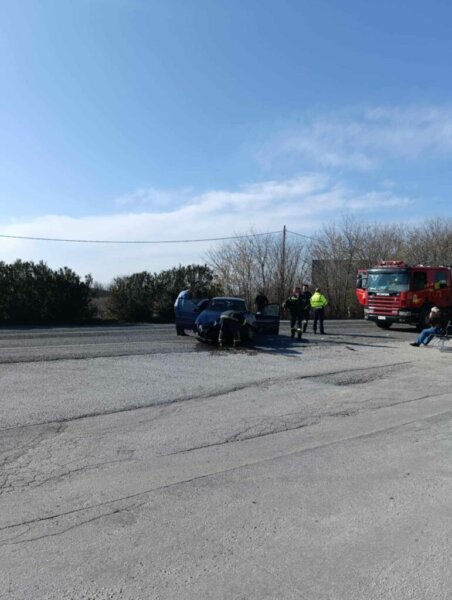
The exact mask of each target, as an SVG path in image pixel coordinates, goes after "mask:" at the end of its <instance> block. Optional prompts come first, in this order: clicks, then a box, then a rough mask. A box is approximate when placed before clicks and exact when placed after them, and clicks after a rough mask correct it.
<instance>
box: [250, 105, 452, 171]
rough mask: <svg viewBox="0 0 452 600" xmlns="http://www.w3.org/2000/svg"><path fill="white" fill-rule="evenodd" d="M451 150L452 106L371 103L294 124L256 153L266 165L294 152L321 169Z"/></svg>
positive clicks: (416, 157)
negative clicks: (371, 105) (355, 111)
mask: <svg viewBox="0 0 452 600" xmlns="http://www.w3.org/2000/svg"><path fill="white" fill-rule="evenodd" d="M451 154H452V109H448V108H419V107H405V108H386V107H377V108H373V109H369V110H365V111H361V112H360V113H358V114H354V115H352V116H350V115H349V114H347V115H344V114H340V113H337V114H334V115H326V116H325V115H322V116H319V117H314V118H311V119H310V120H309V121H306V122H304V123H303V124H301V125H294V126H292V127H290V128H289V129H287V130H286V131H285V132H283V133H282V134H280V135H279V137H278V139H276V140H274V141H273V142H272V143H271V144H269V145H267V146H266V147H265V148H264V149H263V150H262V151H261V152H260V159H261V160H263V161H264V162H265V163H266V164H267V165H268V164H269V163H271V162H272V161H273V160H275V159H277V158H281V157H286V158H287V157H288V156H294V157H297V156H298V157H300V158H302V159H304V160H305V161H307V162H308V163H309V162H310V163H311V164H315V165H319V166H321V167H324V168H331V169H334V168H349V169H353V170H359V171H368V170H371V169H374V168H376V167H378V166H379V165H382V164H384V162H385V161H386V160H394V159H395V160H402V161H417V160H419V159H421V158H422V159H427V160H428V159H432V158H438V157H444V156H449V155H451Z"/></svg>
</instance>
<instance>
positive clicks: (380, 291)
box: [356, 260, 452, 330]
mask: <svg viewBox="0 0 452 600" xmlns="http://www.w3.org/2000/svg"><path fill="white" fill-rule="evenodd" d="M356 295H357V298H358V302H359V303H360V304H361V305H362V306H363V307H364V318H365V319H368V320H369V321H374V322H375V323H376V324H377V326H378V327H381V328H383V329H389V327H391V325H392V324H393V323H412V324H414V325H416V327H417V328H418V329H419V330H420V329H423V328H424V327H426V326H427V325H428V315H429V313H430V309H431V308H432V306H438V307H439V308H441V309H442V312H443V313H444V316H445V317H450V312H451V308H452V273H451V268H450V267H447V266H444V267H442V266H439V267H431V266H424V265H415V266H409V265H407V264H406V263H404V262H403V261H398V260H385V261H380V262H379V263H378V264H377V265H376V266H375V267H373V268H371V269H361V270H359V271H358V275H357V280H356Z"/></svg>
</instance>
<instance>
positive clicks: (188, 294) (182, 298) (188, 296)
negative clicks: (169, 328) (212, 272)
mask: <svg viewBox="0 0 452 600" xmlns="http://www.w3.org/2000/svg"><path fill="white" fill-rule="evenodd" d="M194 295H195V288H194V286H193V285H190V287H189V288H188V290H182V292H180V294H179V295H178V297H177V298H176V302H175V303H174V313H175V315H176V333H177V335H187V334H186V333H185V329H184V327H183V326H182V325H180V323H178V319H177V318H178V314H177V312H178V310H182V309H183V307H184V303H185V302H187V301H188V300H192V298H194Z"/></svg>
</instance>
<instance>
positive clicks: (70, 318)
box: [0, 218, 452, 325]
mask: <svg viewBox="0 0 452 600" xmlns="http://www.w3.org/2000/svg"><path fill="white" fill-rule="evenodd" d="M382 259H386V260H396V259H397V260H404V261H405V262H407V263H409V264H430V265H452V219H441V218H435V219H430V220H428V221H426V223H425V224H423V225H421V226H410V225H409V224H396V225H394V224H388V225H387V224H362V223H358V222H356V221H355V220H353V219H352V218H344V219H343V220H342V221H341V222H340V223H336V224H333V225H325V226H324V227H323V228H322V229H321V230H319V231H318V232H316V233H315V234H313V235H312V236H310V237H307V236H299V235H294V234H291V233H290V232H288V234H287V235H285V236H283V235H274V234H273V235H270V234H268V235H267V234H264V235H262V234H258V233H255V232H253V231H250V232H247V233H245V234H243V233H242V236H241V237H238V238H237V239H233V240H231V241H228V242H225V243H223V244H221V245H217V246H215V247H213V248H212V249H211V250H210V251H209V252H208V254H207V257H206V263H207V264H204V265H188V266H182V265H179V266H178V267H174V268H172V269H168V270H164V271H161V272H159V273H155V272H154V273H152V272H150V271H143V272H139V273H133V274H131V275H128V276H125V277H116V278H115V279H114V280H113V282H112V283H111V284H110V285H104V284H100V283H97V282H93V280H92V278H91V276H90V275H87V276H85V278H84V279H82V278H81V277H80V276H79V275H77V274H76V273H74V272H73V271H72V270H71V269H69V268H67V267H64V268H61V269H58V270H52V269H50V268H49V267H48V266H47V265H46V264H45V263H43V262H39V263H33V262H23V261H20V260H17V261H16V262H14V263H12V264H6V263H4V262H0V324H11V325H13V324H52V323H55V324H58V323H68V324H70V323H88V322H94V321H96V320H97V321H102V322H104V321H108V320H110V321H117V322H153V321H169V320H172V318H173V304H174V300H175V298H176V297H177V295H178V293H179V292H180V291H181V290H183V289H186V288H187V287H189V286H190V285H195V287H196V290H197V296H198V297H200V298H201V297H209V296H210V297H211V296H214V295H219V294H228V295H237V296H240V297H243V298H245V299H246V300H247V302H248V303H249V304H250V305H252V302H253V299H254V297H255V295H256V293H257V292H258V291H263V292H264V293H265V294H266V295H267V296H268V298H269V299H270V301H271V302H280V303H282V302H283V300H284V299H285V298H286V297H287V296H288V295H289V293H290V291H291V290H292V288H293V287H294V286H295V285H300V284H301V283H308V284H311V285H312V286H313V287H320V288H321V289H322V291H323V293H324V294H325V295H326V297H327V298H328V301H329V306H328V311H329V317H330V318H331V317H333V318H347V317H360V316H361V315H362V313H361V308H360V306H359V305H358V303H357V301H356V297H355V276H356V271H357V269H359V268H367V267H371V266H373V265H375V264H376V263H377V262H378V261H379V260H382Z"/></svg>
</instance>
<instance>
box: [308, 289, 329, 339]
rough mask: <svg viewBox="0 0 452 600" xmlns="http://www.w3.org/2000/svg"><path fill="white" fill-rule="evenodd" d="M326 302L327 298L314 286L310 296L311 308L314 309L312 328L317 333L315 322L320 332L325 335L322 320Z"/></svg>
mask: <svg viewBox="0 0 452 600" xmlns="http://www.w3.org/2000/svg"><path fill="white" fill-rule="evenodd" d="M327 304H328V300H327V299H326V298H325V296H324V295H323V294H322V293H321V291H320V288H316V290H315V292H314V293H313V294H312V296H311V308H312V310H313V311H314V323H313V325H312V328H313V330H314V333H317V324H318V326H319V329H320V333H321V334H322V335H325V330H324V328H323V320H324V317H325V306H326V305H327Z"/></svg>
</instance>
